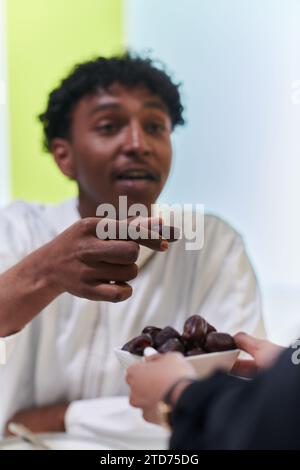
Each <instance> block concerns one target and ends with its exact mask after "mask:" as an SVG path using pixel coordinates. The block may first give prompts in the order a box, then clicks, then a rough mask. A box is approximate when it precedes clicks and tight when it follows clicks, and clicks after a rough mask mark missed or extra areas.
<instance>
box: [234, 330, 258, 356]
mask: <svg viewBox="0 0 300 470" xmlns="http://www.w3.org/2000/svg"><path fill="white" fill-rule="evenodd" d="M234 341H235V343H236V345H237V347H238V348H239V349H242V350H243V351H246V352H247V353H249V354H251V355H252V356H254V355H255V353H256V352H257V349H258V348H259V346H260V344H261V340H260V339H257V338H255V337H254V336H250V335H248V334H247V333H237V334H236V335H235V336H234Z"/></svg>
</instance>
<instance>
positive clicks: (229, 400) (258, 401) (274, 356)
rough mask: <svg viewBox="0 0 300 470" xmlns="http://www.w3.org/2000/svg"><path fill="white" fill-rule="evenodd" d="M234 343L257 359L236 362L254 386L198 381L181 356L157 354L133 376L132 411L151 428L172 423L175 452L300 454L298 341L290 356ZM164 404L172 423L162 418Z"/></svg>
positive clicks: (224, 377)
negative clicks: (135, 409) (140, 411)
mask: <svg viewBox="0 0 300 470" xmlns="http://www.w3.org/2000/svg"><path fill="white" fill-rule="evenodd" d="M235 341H236V343H237V345H238V347H239V348H241V349H242V350H244V351H246V352H248V353H249V354H251V355H252V357H253V359H254V360H252V361H251V360H250V361H238V363H237V364H236V366H235V372H238V373H239V374H241V373H244V372H245V371H247V375H249V372H250V375H252V378H253V380H252V381H251V382H247V381H246V382H245V381H243V380H241V379H240V378H236V377H234V376H230V375H228V374H225V373H222V372H217V373H216V374H214V375H212V376H211V377H210V378H208V379H206V380H202V381H196V380H194V379H195V372H194V370H193V368H192V367H191V365H190V364H189V363H187V362H186V361H185V360H184V358H183V356H181V355H180V354H179V353H169V354H166V355H161V356H159V355H155V356H152V357H151V358H148V359H147V363H146V364H135V365H134V366H131V368H130V369H129V370H128V373H127V381H128V383H129V384H130V385H131V397H130V402H131V404H132V405H134V406H137V407H141V408H142V409H143V414H144V417H145V419H147V420H149V421H151V422H153V423H161V424H163V422H164V420H165V419H167V422H169V423H170V424H171V426H172V436H171V441H170V447H171V449H185V450H187V449H193V450H216V449H225V450H254V449H261V450H282V449H290V450H291V449H294V450H295V449H298V450H299V448H300V432H299V418H300V416H299V405H298V401H299V392H300V375H299V362H300V361H299V352H300V351H299V345H300V342H299V341H297V342H296V343H295V344H294V345H293V347H292V348H289V349H284V348H282V347H280V346H277V345H275V344H273V343H271V342H269V341H266V340H258V339H256V338H254V337H251V336H250V335H247V334H245V333H239V334H237V335H236V336H235ZM296 348H298V349H296ZM295 349H296V350H295ZM251 369H252V370H251ZM254 369H261V372H260V373H258V374H257V375H253V372H254ZM150 384H151V386H150V387H149V385H150ZM161 400H162V401H167V402H168V403H165V404H168V405H169V407H170V412H169V413H168V414H167V416H164V415H162V414H161V413H160V412H159V410H160V407H159V406H158V404H159V403H160V401H161Z"/></svg>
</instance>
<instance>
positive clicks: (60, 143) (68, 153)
mask: <svg viewBox="0 0 300 470" xmlns="http://www.w3.org/2000/svg"><path fill="white" fill-rule="evenodd" d="M50 150H51V153H52V155H53V157H54V160H55V162H56V164H57V166H58V167H59V169H60V171H61V172H62V173H63V174H64V175H65V176H67V177H68V178H70V179H72V180H74V179H76V166H75V162H74V158H73V152H72V149H71V146H70V143H69V142H68V141H67V140H66V139H61V138H55V139H53V140H52V141H51V145H50Z"/></svg>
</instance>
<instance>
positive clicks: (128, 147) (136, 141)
mask: <svg viewBox="0 0 300 470" xmlns="http://www.w3.org/2000/svg"><path fill="white" fill-rule="evenodd" d="M150 150H151V149H150V146H149V144H148V142H147V137H146V136H145V132H144V130H143V128H142V127H141V126H140V125H139V124H138V123H131V124H130V125H129V126H128V130H127V133H126V137H125V142H124V152H125V153H126V154H127V155H133V156H145V155H148V154H149V153H150Z"/></svg>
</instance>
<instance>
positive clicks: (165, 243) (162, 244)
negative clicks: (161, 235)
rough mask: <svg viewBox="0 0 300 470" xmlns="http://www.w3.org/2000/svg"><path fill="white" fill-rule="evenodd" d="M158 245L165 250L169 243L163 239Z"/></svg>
mask: <svg viewBox="0 0 300 470" xmlns="http://www.w3.org/2000/svg"><path fill="white" fill-rule="evenodd" d="M160 247H161V249H162V251H166V250H167V249H168V248H169V243H168V242H167V241H166V240H164V241H163V242H161V244H160Z"/></svg>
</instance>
